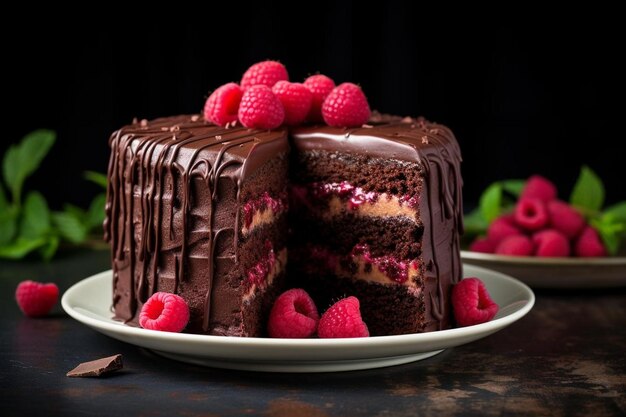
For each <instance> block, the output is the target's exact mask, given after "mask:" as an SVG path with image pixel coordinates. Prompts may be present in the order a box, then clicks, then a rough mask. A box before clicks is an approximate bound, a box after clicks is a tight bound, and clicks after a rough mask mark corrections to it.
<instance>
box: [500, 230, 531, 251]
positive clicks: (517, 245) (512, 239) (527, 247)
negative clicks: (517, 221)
mask: <svg viewBox="0 0 626 417" xmlns="http://www.w3.org/2000/svg"><path fill="white" fill-rule="evenodd" d="M533 251H534V246H533V243H532V242H531V241H530V239H529V238H528V237H527V236H524V235H516V236H509V237H507V238H504V239H503V240H502V242H500V243H498V246H496V253H497V254H498V255H512V256H530V255H532V253H533Z"/></svg>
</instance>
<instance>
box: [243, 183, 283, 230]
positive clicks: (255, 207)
mask: <svg viewBox="0 0 626 417" xmlns="http://www.w3.org/2000/svg"><path fill="white" fill-rule="evenodd" d="M287 207H288V204H287V193H286V192H285V193H281V194H280V195H279V196H278V197H276V198H275V197H272V196H270V195H269V193H268V192H264V193H263V194H262V195H261V196H260V197H257V198H255V199H252V200H248V201H247V202H246V203H245V204H244V205H243V207H242V211H243V227H242V228H241V232H242V233H243V235H244V236H245V235H248V234H250V233H251V232H252V231H253V230H254V229H255V228H257V227H259V226H262V225H264V224H268V223H272V222H273V221H274V220H275V219H276V216H277V215H278V214H280V213H282V212H284V211H286V210H287Z"/></svg>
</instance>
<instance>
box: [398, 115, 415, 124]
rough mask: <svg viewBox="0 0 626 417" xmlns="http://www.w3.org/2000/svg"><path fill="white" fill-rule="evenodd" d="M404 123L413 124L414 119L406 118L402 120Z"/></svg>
mask: <svg viewBox="0 0 626 417" xmlns="http://www.w3.org/2000/svg"><path fill="white" fill-rule="evenodd" d="M401 122H402V123H413V118H411V117H409V116H406V117H405V118H403V119H402V120H401Z"/></svg>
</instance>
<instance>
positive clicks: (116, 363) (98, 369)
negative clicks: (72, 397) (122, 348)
mask: <svg viewBox="0 0 626 417" xmlns="http://www.w3.org/2000/svg"><path fill="white" fill-rule="evenodd" d="M122 367H123V363H122V355H120V354H117V355H113V356H109V357H106V358H101V359H96V360H94V361H90V362H83V363H81V364H80V365H78V366H77V367H76V368H74V369H72V370H71V371H69V372H68V373H67V376H69V377H77V378H78V377H98V376H102V375H104V374H109V373H111V372H114V371H117V370H120V369H122Z"/></svg>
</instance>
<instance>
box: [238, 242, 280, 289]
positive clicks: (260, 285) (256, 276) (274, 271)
mask: <svg viewBox="0 0 626 417" xmlns="http://www.w3.org/2000/svg"><path fill="white" fill-rule="evenodd" d="M264 249H265V254H264V255H263V256H262V257H261V258H260V259H259V261H258V262H257V263H256V264H255V265H253V266H252V267H250V268H249V269H248V271H247V272H246V281H245V282H244V285H245V286H246V292H245V294H244V297H243V298H244V300H250V299H252V298H253V297H254V295H255V293H256V292H257V290H259V289H264V288H265V287H267V286H268V285H270V284H271V283H272V281H274V278H276V277H277V276H278V274H280V273H281V272H282V271H283V269H284V268H285V265H286V264H287V249H286V248H283V249H281V250H280V251H278V253H276V252H275V251H274V247H273V245H272V243H271V242H270V241H269V240H266V241H265V243H264Z"/></svg>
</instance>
